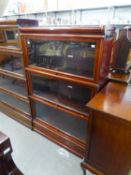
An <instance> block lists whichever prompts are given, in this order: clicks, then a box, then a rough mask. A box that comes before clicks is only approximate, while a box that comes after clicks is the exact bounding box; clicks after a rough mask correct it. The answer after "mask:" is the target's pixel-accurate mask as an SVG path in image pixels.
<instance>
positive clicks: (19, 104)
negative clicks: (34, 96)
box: [0, 92, 30, 114]
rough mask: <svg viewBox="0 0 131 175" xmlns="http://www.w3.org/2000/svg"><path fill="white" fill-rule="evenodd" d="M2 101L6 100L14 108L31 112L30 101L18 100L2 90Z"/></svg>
mask: <svg viewBox="0 0 131 175" xmlns="http://www.w3.org/2000/svg"><path fill="white" fill-rule="evenodd" d="M0 101H2V102H5V103H7V104H9V105H10V106H12V107H14V108H18V109H20V110H21V111H25V112H26V113H28V114H30V110H29V105H28V103H26V102H23V101H21V100H18V99H16V98H15V97H13V96H11V95H9V94H8V95H7V94H4V93H2V92H0Z"/></svg>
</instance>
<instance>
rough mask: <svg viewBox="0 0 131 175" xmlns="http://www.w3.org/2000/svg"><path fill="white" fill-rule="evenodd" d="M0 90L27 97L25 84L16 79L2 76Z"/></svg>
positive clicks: (0, 76)
mask: <svg viewBox="0 0 131 175" xmlns="http://www.w3.org/2000/svg"><path fill="white" fill-rule="evenodd" d="M0 88H2V89H6V90H9V91H12V92H15V93H18V94H20V95H23V96H27V89H26V84H25V82H23V81H21V80H18V79H15V78H11V77H7V76H4V75H0Z"/></svg>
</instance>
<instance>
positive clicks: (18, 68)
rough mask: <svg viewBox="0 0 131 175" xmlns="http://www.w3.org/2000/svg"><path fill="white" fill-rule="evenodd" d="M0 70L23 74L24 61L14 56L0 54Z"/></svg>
mask: <svg viewBox="0 0 131 175" xmlns="http://www.w3.org/2000/svg"><path fill="white" fill-rule="evenodd" d="M0 68H2V69H6V70H8V71H12V72H16V73H20V74H23V73H24V72H23V70H22V59H21V57H18V56H14V55H4V54H0Z"/></svg>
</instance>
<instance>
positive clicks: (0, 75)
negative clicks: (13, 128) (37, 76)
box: [0, 20, 32, 127]
mask: <svg viewBox="0 0 131 175" xmlns="http://www.w3.org/2000/svg"><path fill="white" fill-rule="evenodd" d="M18 25H31V20H28V22H27V20H9V21H1V22H0V34H1V35H0V110H1V111H3V112H5V113H6V114H8V115H9V116H11V117H13V118H14V119H16V120H18V121H19V122H21V123H23V124H24V125H26V126H28V127H31V126H32V125H31V123H32V122H31V121H32V120H31V116H30V104H29V99H28V93H27V82H26V77H25V71H24V65H23V52H22V50H21V42H20V36H19V28H18Z"/></svg>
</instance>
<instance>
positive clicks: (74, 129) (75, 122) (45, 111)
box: [35, 102, 87, 141]
mask: <svg viewBox="0 0 131 175" xmlns="http://www.w3.org/2000/svg"><path fill="white" fill-rule="evenodd" d="M35 107H36V117H38V118H40V119H42V120H44V121H45V122H47V123H49V124H51V125H53V126H55V127H56V128H58V129H60V130H62V131H65V132H67V133H69V134H70V135H72V136H75V137H76V138H78V139H80V140H83V141H85V140H86V130H87V122H86V121H84V120H81V119H79V118H78V117H74V116H71V115H69V114H67V113H65V112H62V111H59V110H57V109H54V108H52V107H49V106H47V105H44V104H41V103H39V102H35Z"/></svg>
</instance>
